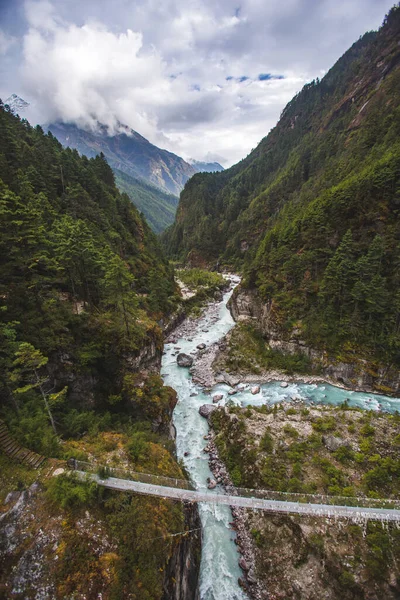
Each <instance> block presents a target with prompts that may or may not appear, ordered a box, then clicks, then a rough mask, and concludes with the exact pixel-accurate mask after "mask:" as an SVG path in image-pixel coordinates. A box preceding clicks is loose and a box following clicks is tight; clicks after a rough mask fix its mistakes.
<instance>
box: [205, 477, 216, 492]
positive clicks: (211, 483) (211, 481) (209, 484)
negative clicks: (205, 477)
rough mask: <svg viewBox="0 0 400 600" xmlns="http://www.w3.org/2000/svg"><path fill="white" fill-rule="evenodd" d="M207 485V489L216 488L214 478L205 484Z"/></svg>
mask: <svg viewBox="0 0 400 600" xmlns="http://www.w3.org/2000/svg"><path fill="white" fill-rule="evenodd" d="M207 487H208V489H209V490H213V489H214V488H216V487H217V482H216V481H215V479H210V481H209V483H208V484H207Z"/></svg>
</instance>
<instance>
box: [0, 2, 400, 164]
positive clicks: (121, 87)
mask: <svg viewBox="0 0 400 600" xmlns="http://www.w3.org/2000/svg"><path fill="white" fill-rule="evenodd" d="M10 2H11V0H10ZM11 4H12V3H11ZM11 4H10V6H11ZM390 5H391V1H390V0H388V2H387V7H385V6H382V0H314V1H313V2H312V10H310V2H309V0H287V2H285V3H280V4H276V3H273V2H265V0H243V1H242V2H241V4H240V6H238V5H234V4H233V3H232V1H231V0H220V1H219V2H217V3H216V2H213V1H212V0H190V2H186V1H185V2H184V1H183V0H164V1H163V2H162V3H160V2H159V1H158V0H135V2H130V1H128V0H113V2H109V0H85V2H82V0H57V2H55V0H54V1H50V0H27V1H26V2H25V12H24V17H23V19H21V18H20V17H18V14H17V13H15V15H14V17H15V18H14V19H11V17H10V18H9V22H10V23H11V22H12V27H13V28H14V29H13V30H12V32H11V33H10V31H11V30H7V28H6V29H5V30H4V32H3V35H4V36H6V37H5V38H4V39H5V40H7V39H8V38H7V36H11V38H13V36H15V35H17V33H16V29H17V28H18V27H19V41H22V42H23V58H22V66H21V68H20V70H19V81H17V82H16V81H15V75H14V73H15V72H17V73H18V71H17V70H16V69H15V65H14V72H12V69H11V65H10V68H8V67H7V69H8V73H9V80H10V82H12V84H13V85H16V84H18V89H17V90H15V89H9V90H8V93H11V92H14V91H17V92H18V93H21V94H22V93H23V94H24V96H25V97H26V99H27V100H28V101H30V102H32V103H33V104H34V105H35V106H36V109H37V111H38V115H37V119H39V120H42V121H43V122H44V121H48V122H49V121H54V120H64V121H67V122H74V123H76V124H77V125H78V126H80V127H87V128H95V127H96V124H97V122H101V123H102V124H104V125H106V126H107V127H108V128H109V130H110V132H114V131H118V130H119V123H123V124H126V125H128V126H129V127H131V128H132V129H134V130H137V131H138V132H139V133H141V134H142V135H144V136H145V137H147V138H148V139H150V141H152V142H153V143H156V144H158V145H161V146H162V147H167V148H168V149H169V150H172V151H174V152H176V153H178V154H181V155H183V156H184V157H195V158H197V159H203V158H205V156H206V155H207V154H208V153H209V152H211V153H212V154H213V155H218V156H219V157H221V156H224V157H226V163H225V164H231V163H232V162H235V161H237V160H239V159H240V158H242V157H243V156H245V155H246V154H247V153H248V152H249V151H250V150H251V148H253V147H255V146H256V144H257V142H258V141H259V140H260V139H261V138H262V137H264V136H265V135H266V134H267V133H268V131H269V129H270V128H271V127H273V126H274V125H275V123H276V121H277V119H278V118H279V114H280V112H281V111H282V109H283V107H284V106H285V104H286V103H287V102H288V101H289V100H290V99H291V98H292V97H293V95H294V94H295V93H296V92H297V91H298V90H299V89H301V87H302V86H303V84H304V83H305V82H306V81H310V80H312V79H314V78H315V77H317V76H321V74H322V73H323V71H324V70H327V69H328V68H330V66H332V64H333V63H334V61H335V60H336V59H337V58H339V56H340V55H341V54H342V53H343V52H344V51H345V50H346V49H347V48H348V47H349V46H350V45H351V44H352V43H353V42H354V41H355V40H356V39H357V38H358V37H359V35H360V34H362V33H364V31H366V30H368V29H371V28H376V27H377V26H378V25H379V23H380V22H381V21H382V19H383V16H384V12H385V8H386V9H389V8H390ZM10 10H11V9H10ZM18 19H20V20H18ZM10 27H11V25H10ZM2 39H3V38H2V37H1V33H0V51H1V48H2V47H6V46H7V42H4V43H3V46H2ZM2 87H3V88H4V85H3V86H2ZM1 93H3V91H2V90H1Z"/></svg>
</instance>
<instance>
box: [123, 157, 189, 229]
mask: <svg viewBox="0 0 400 600" xmlns="http://www.w3.org/2000/svg"><path fill="white" fill-rule="evenodd" d="M113 171H114V175H115V183H116V184H117V187H118V188H119V189H120V190H121V192H125V193H126V194H127V195H128V196H129V198H130V199H131V200H132V202H133V203H134V205H135V206H136V207H137V209H138V210H140V212H142V213H143V214H144V216H145V218H146V221H147V222H148V223H149V225H150V227H151V228H152V229H153V231H155V233H161V232H162V231H164V229H166V228H167V227H169V226H170V225H172V223H173V222H174V218H175V212H176V207H177V205H178V198H177V197H176V196H173V195H172V194H167V193H166V192H163V191H161V190H160V189H159V188H156V187H154V186H152V185H150V184H149V183H145V182H144V180H140V179H137V178H135V177H131V176H130V175H127V174H126V173H124V172H123V171H120V170H119V169H115V168H114V169H113Z"/></svg>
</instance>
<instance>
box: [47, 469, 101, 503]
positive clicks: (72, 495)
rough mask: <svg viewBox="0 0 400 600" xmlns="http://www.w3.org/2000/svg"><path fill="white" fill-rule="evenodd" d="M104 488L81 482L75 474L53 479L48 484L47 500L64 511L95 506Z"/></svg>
mask: <svg viewBox="0 0 400 600" xmlns="http://www.w3.org/2000/svg"><path fill="white" fill-rule="evenodd" d="M101 490H102V488H100V487H99V486H98V485H97V483H95V482H94V481H90V480H81V479H78V477H77V476H76V475H75V474H74V473H72V474H71V473H68V474H66V473H63V474H61V475H59V476H58V477H52V478H51V479H50V480H49V481H48V483H47V489H46V496H47V500H48V501H49V502H50V503H52V504H56V505H58V506H60V507H61V508H63V509H78V508H81V507H90V506H91V505H93V504H95V503H96V501H97V499H98V498H99V494H101Z"/></svg>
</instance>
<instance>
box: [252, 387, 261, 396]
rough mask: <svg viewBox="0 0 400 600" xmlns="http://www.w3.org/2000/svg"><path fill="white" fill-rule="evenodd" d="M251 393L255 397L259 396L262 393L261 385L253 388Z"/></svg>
mask: <svg viewBox="0 0 400 600" xmlns="http://www.w3.org/2000/svg"><path fill="white" fill-rule="evenodd" d="M251 393H252V394H253V396H254V395H255V394H259V393H260V386H259V385H255V386H253V387H252V388H251Z"/></svg>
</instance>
